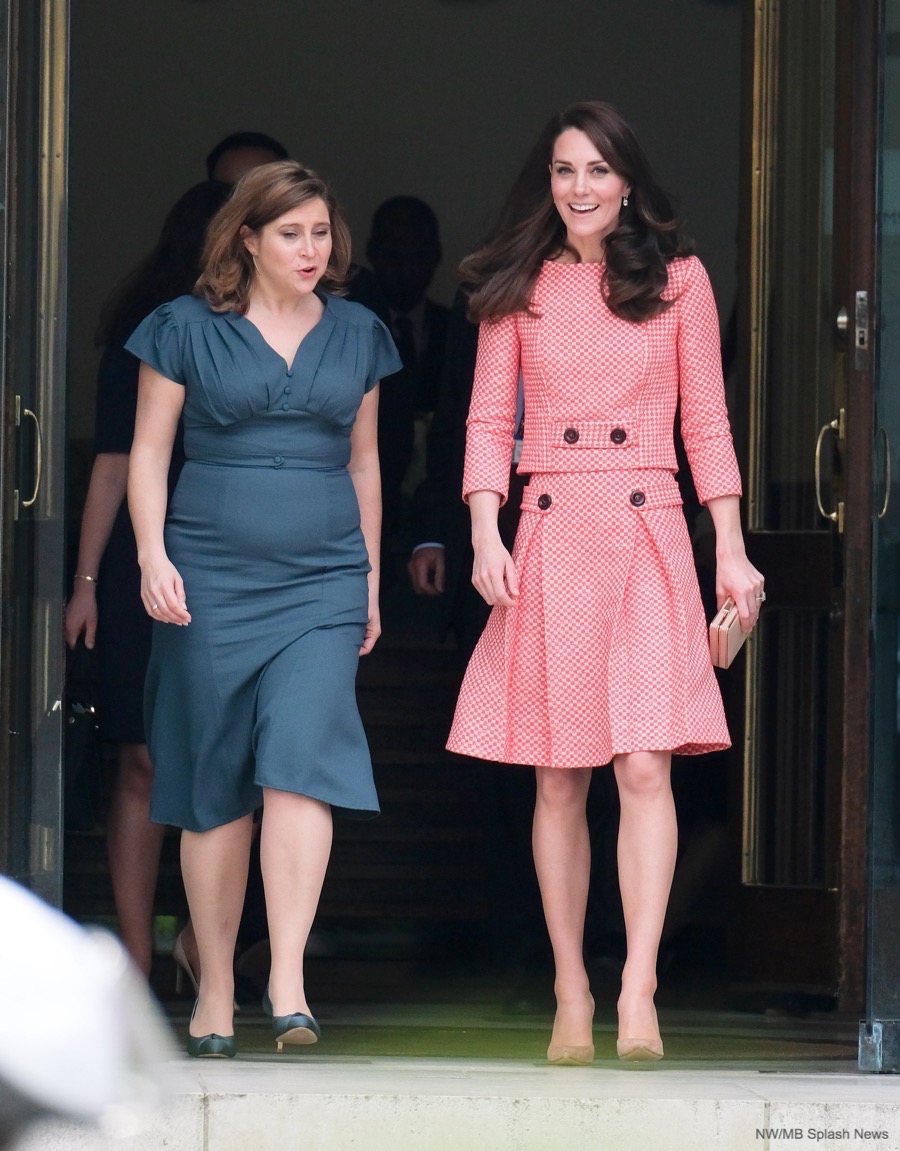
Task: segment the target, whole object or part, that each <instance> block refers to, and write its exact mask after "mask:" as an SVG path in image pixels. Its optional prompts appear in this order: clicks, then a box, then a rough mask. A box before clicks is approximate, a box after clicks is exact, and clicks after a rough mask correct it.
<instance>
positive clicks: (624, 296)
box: [458, 101, 693, 323]
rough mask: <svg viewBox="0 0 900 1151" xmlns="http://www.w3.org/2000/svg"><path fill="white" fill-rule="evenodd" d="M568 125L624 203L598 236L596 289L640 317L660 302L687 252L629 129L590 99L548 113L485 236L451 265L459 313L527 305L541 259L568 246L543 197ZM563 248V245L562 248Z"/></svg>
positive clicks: (480, 316)
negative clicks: (615, 182) (622, 185)
mask: <svg viewBox="0 0 900 1151" xmlns="http://www.w3.org/2000/svg"><path fill="white" fill-rule="evenodd" d="M569 128H577V129H578V130H579V131H581V132H584V134H585V135H586V136H587V137H588V138H589V139H590V141H591V143H592V144H593V145H594V147H595V148H596V149H597V151H598V152H599V153H600V155H601V156H602V157H603V159H604V160H605V161H606V162H607V164H609V166H610V168H612V170H613V171H614V172H616V173H617V175H619V176H621V177H622V178H623V179H624V180H626V181H627V183H628V184H629V186H630V188H631V191H630V192H629V194H628V205H627V207H623V208H622V209H621V210H620V212H619V222H618V224H617V226H616V227H615V229H614V230H613V231H612V232H610V234H609V235H608V236H607V237H606V242H605V252H604V254H605V261H606V262H605V268H604V270H603V273H602V276H601V277H600V291H601V293H602V295H603V298H604V299H605V301H606V303H607V305H608V307H609V309H610V311H612V312H614V313H615V315H617V316H620V317H621V318H622V319H625V320H632V321H634V322H635V323H640V322H641V321H643V320H649V319H650V318H651V317H653V316H656V315H658V314H659V313H660V312H663V311H665V310H666V308H668V307H670V305H671V303H672V301H671V300H666V299H664V298H663V292H664V291H665V289H666V285H667V284H668V281H669V276H668V270H667V265H668V264H669V263H670V262H671V261H672V260H674V259H675V258H676V257H677V256H688V255H690V254H691V252H692V251H693V246H692V245H691V243H690V242H689V241H688V240H687V239H686V238H685V237H684V236H683V234H682V233H681V230H680V227H679V222H678V220H677V218H676V216H675V213H674V211H673V208H672V205H671V203H670V201H669V198H668V196H667V195H666V194H665V192H664V191H663V190H662V188H660V186H659V185H658V184H657V183H656V180H655V179H654V177H653V173H652V172H651V170H650V165H649V163H648V162H647V157H646V156H645V155H644V151H643V149H642V148H641V146H640V144H639V143H638V141H637V138H636V136H635V134H634V132H633V131H632V128H631V126H630V125H629V124H628V122H627V121H626V120H625V119H624V118H623V117H622V115H621V114H620V113H619V112H618V111H617V110H616V109H615V108H614V107H613V106H612V105H611V104H605V103H602V102H600V101H585V102H583V103H579V104H570V105H569V107H568V108H565V109H564V110H563V111H562V112H558V113H556V114H555V115H554V116H552V117H551V119H550V120H549V122H548V123H547V125H546V126H545V128H544V130H543V131H542V132H541V134H540V136H539V137H538V140H537V143H536V144H535V145H534V147H533V148H532V150H531V152H530V154H529V156H528V159H527V160H526V161H525V164H524V166H523V167H522V170H521V171H520V173H519V175H518V178H517V179H516V182H515V184H514V185H513V189H512V192H511V193H510V195H509V197H508V199H507V202H506V205H505V206H504V209H503V211H502V212H501V214H500V219H499V221H498V224H497V226H496V228H495V229H494V232H493V234H492V235H491V237H490V239H488V240H487V241H486V242H485V243H484V244H482V246H481V247H480V248H478V249H477V250H476V251H474V252H473V253H472V254H471V255H469V256H467V257H466V258H465V259H464V260H463V261H462V263H461V264H460V265H459V269H458V272H459V277H460V279H461V280H462V281H463V284H464V285H465V286H466V290H467V292H468V295H469V319H471V320H474V321H476V322H477V321H481V320H497V319H500V317H501V316H508V315H510V314H511V313H513V312H519V311H523V310H527V309H529V306H530V304H531V298H532V294H533V292H534V285H535V281H536V280H537V278H538V276H539V274H540V271H541V265H542V263H543V262H544V260H549V259H553V258H555V257H557V256H559V255H560V253H562V252H563V251H566V250H567V249H568V245H567V243H566V227H565V224H564V223H563V221H562V219H561V217H560V215H559V213H558V212H557V210H556V205H555V204H554V203H553V198H552V196H551V194H550V163H551V161H552V159H553V147H554V145H555V143H556V141H557V139H558V138H559V137H560V136H561V135H562V133H563V132H565V131H567V130H568V129H569ZM568 250H571V249H568Z"/></svg>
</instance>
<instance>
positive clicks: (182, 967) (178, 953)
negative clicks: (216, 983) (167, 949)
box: [172, 932, 241, 1012]
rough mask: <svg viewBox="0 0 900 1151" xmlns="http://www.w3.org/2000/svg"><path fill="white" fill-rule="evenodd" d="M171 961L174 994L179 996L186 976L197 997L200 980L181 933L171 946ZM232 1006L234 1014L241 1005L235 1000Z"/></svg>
mask: <svg viewBox="0 0 900 1151" xmlns="http://www.w3.org/2000/svg"><path fill="white" fill-rule="evenodd" d="M172 960H173V961H174V963H175V994H176V995H180V994H181V989H182V987H183V985H184V978H185V976H187V978H188V979H189V980H190V984H191V987H193V989H194V996H195V997H196V996H199V994H200V980H199V979H198V978H197V976H196V975H195V973H194V969H193V967H191V961H190V960H189V959H188V957H187V952H186V951H185V950H184V941H183V940H182V938H181V932H179V933H178V935H177V936H176V938H175V942H174V943H173V944H172ZM232 1006H233V1007H234V1010H235V1012H238V1011H240V1009H241V1005H240V1004H239V1003H238V1001H237V1000H236V999H235V1000H234V1001H233V1004H232Z"/></svg>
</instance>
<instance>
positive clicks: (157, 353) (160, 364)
mask: <svg viewBox="0 0 900 1151" xmlns="http://www.w3.org/2000/svg"><path fill="white" fill-rule="evenodd" d="M125 347H126V349H127V350H128V351H129V352H131V354H132V355H133V356H137V358H138V359H139V360H141V361H142V362H143V363H145V364H149V365H150V367H151V368H155V370H156V371H157V372H159V373H160V375H162V376H165V377H166V379H168V380H172V381H174V382H175V383H176V384H183V383H184V382H185V379H184V343H183V340H182V332H181V328H180V327H179V325H178V320H177V317H176V316H175V311H174V308H173V306H172V304H161V305H160V306H159V307H158V308H157V309H156V311H154V312H151V313H150V315H149V316H147V317H146V319H143V320H141V322H140V323H139V324H138V326H137V327H136V328H135V329H134V331H133V332H132V333H131V335H130V336H129V337H128V339H127V340H126V341H125Z"/></svg>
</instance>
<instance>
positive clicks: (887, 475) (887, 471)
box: [878, 428, 893, 520]
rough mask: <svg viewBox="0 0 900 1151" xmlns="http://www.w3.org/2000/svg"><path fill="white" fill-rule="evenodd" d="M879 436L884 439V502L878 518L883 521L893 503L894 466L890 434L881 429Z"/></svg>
mask: <svg viewBox="0 0 900 1151" xmlns="http://www.w3.org/2000/svg"><path fill="white" fill-rule="evenodd" d="M878 434H879V435H880V436H883V437H884V500H883V502H882V504H881V511H880V512H879V513H878V518H879V519H880V520H883V519H884V517H885V516H886V515H887V510H888V504H889V503H890V502H891V473H892V471H893V465H892V462H891V441H890V440H889V439H888V434H887V432H886V431H885V430H884V428H879V429H878Z"/></svg>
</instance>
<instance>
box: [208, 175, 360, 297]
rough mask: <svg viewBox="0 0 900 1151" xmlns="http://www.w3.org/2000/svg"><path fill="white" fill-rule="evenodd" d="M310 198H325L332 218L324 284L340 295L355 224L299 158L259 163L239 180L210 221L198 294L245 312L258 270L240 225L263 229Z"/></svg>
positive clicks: (328, 190)
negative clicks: (349, 226)
mask: <svg viewBox="0 0 900 1151" xmlns="http://www.w3.org/2000/svg"><path fill="white" fill-rule="evenodd" d="M309 200H323V201H324V203H325V206H326V207H327V208H328V215H329V217H330V220H331V257H330V259H329V261H328V267H327V268H326V269H325V274H324V275H323V276H322V279H321V280H320V281H319V286H320V287H322V288H324V289H325V290H326V291H328V292H335V293H338V294H340V293H341V291H342V289H343V284H344V280H345V278H346V275H347V269H348V268H349V266H350V229H349V228H348V227H347V222H346V220H345V219H344V216H343V213H342V212H341V210H340V208H339V207H338V203H337V200H336V199H335V197H334V193H333V192H332V191H331V188H329V186H328V185H327V184H326V183H325V181H324V180H323V179H322V178H321V176H317V175H316V173H315V172H313V171H311V170H310V169H309V168H304V167H303V165H302V164H298V163H297V161H296V160H276V161H275V162H274V163H272V164H260V166H259V167H257V168H252V169H251V170H250V171H249V172H248V173H247V174H246V175H245V176H242V177H241V179H240V180H239V181H238V182H237V184H236V185H235V187H234V191H233V192H232V194H231V198H230V199H229V200H228V201H227V202H226V203H225V204H223V206H222V207H221V208H220V209H219V211H218V212H217V213H216V214H215V216H214V217H213V218H212V220H211V222H210V225H209V231H208V232H207V234H206V247H205V248H204V250H203V263H202V269H203V270H202V271H201V273H200V278H199V279H198V280H197V283H196V284H195V286H194V294H195V295H197V296H202V297H203V298H204V299H205V300H206V301H207V303H208V304H209V306H210V308H212V310H213V311H214V312H238V313H239V314H240V315H243V314H244V312H246V311H247V308H248V306H249V304H250V290H251V288H252V287H253V280H254V277H255V275H256V271H255V268H254V266H253V257H252V256H251V255H250V253H249V252H248V251H247V247H246V245H245V243H244V240H243V237H242V235H241V229H242V228H249V229H250V231H251V232H259V231H260V230H261V229H262V228H264V227H265V226H266V224H270V223H271V222H272V221H273V220H277V219H278V218H279V217H280V216H283V215H284V214H285V212H290V211H292V210H293V209H294V208H296V207H298V206H299V205H300V204H305V203H307V202H308V201H309Z"/></svg>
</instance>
